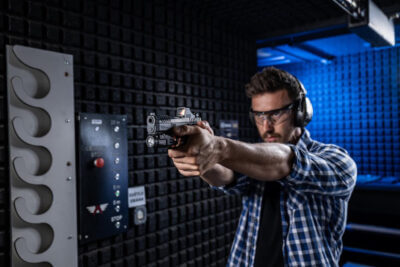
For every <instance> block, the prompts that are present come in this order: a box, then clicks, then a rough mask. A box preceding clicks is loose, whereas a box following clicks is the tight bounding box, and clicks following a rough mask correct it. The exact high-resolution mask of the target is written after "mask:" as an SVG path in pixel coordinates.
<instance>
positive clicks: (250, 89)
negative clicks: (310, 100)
mask: <svg viewBox="0 0 400 267" xmlns="http://www.w3.org/2000/svg"><path fill="white" fill-rule="evenodd" d="M282 89H285V90H287V92H288V95H289V97H290V99H291V100H293V101H294V100H296V99H298V98H299V96H300V94H301V88H300V85H299V82H298V81H297V79H296V78H295V77H294V76H293V75H292V74H290V73H289V72H287V71H284V70H280V69H277V68H275V67H267V68H264V69H263V70H262V71H260V72H257V73H256V74H254V75H253V77H251V79H250V82H249V83H248V84H246V95H247V96H248V97H249V98H252V97H253V96H254V95H258V94H262V93H266V92H271V93H273V92H276V91H279V90H282Z"/></svg>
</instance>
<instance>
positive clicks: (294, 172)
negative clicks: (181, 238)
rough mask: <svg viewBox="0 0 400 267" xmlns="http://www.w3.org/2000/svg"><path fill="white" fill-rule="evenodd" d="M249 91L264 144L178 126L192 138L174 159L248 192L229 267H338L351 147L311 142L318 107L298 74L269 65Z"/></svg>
mask: <svg viewBox="0 0 400 267" xmlns="http://www.w3.org/2000/svg"><path fill="white" fill-rule="evenodd" d="M246 94H247V96H248V97H250V98H251V110H250V116H251V117H250V118H251V120H253V121H254V122H255V124H256V126H257V129H258V132H259V134H260V137H261V138H262V140H263V141H264V142H263V143H257V144H249V143H244V142H240V141H235V140H230V139H227V138H223V137H218V136H214V135H213V132H212V130H211V128H210V127H209V125H208V123H206V122H200V123H199V124H198V126H183V127H179V128H175V129H174V131H175V134H176V136H178V137H180V136H189V140H188V143H187V144H186V145H185V146H183V148H180V149H170V150H169V151H168V155H169V156H170V157H171V158H172V160H173V162H174V164H175V166H176V167H177V168H178V170H179V172H180V173H181V174H182V175H184V176H197V175H199V176H200V177H201V178H202V179H203V180H204V181H206V182H207V183H209V184H210V185H211V186H212V187H213V188H216V189H218V190H223V191H224V192H226V193H227V194H242V196H243V210H242V213H241V216H240V219H239V226H238V228H237V231H236V235H235V239H234V241H233V245H232V249H231V254H230V256H229V260H228V266H337V265H338V261H339V257H340V254H341V250H342V241H341V238H342V235H343V232H344V230H345V225H346V216H347V203H348V200H349V198H350V195H351V192H352V190H353V188H354V185H355V181H356V175H357V169H356V165H355V163H354V161H353V160H352V159H351V158H350V157H349V156H348V154H347V152H346V151H345V150H344V149H342V148H340V147H338V146H335V145H327V144H322V143H320V142H317V141H314V140H312V139H311V138H310V134H309V132H308V131H307V130H306V129H305V128H304V126H305V125H306V124H307V123H308V122H309V121H310V120H311V117H312V108H311V103H310V102H309V100H308V98H306V96H305V94H306V92H305V89H304V87H303V86H302V85H301V83H300V81H298V80H297V79H296V78H295V77H294V76H292V75H291V74H289V73H287V72H285V71H282V70H279V69H276V68H273V67H269V68H266V69H264V70H263V71H262V72H259V73H257V74H255V75H254V76H253V77H252V78H251V81H250V83H249V84H247V85H246ZM238 173H241V174H243V175H245V176H240V175H238Z"/></svg>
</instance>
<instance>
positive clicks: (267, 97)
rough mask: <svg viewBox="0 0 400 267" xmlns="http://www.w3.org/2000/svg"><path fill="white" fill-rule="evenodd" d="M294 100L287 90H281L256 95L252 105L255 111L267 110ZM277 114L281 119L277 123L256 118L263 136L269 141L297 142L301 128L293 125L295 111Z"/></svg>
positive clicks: (265, 140)
mask: <svg viewBox="0 0 400 267" xmlns="http://www.w3.org/2000/svg"><path fill="white" fill-rule="evenodd" d="M292 102H293V101H292V100H291V99H290V98H289V95H288V93H287V91H286V90H279V91H276V92H273V93H271V92H267V93H262V94H258V95H254V96H253V97H252V98H251V107H252V109H253V111H255V112H263V111H264V112H265V111H271V110H277V109H280V108H282V107H285V106H287V105H289V104H291V103H292ZM273 114H274V113H273ZM273 114H271V115H270V118H274V117H273V116H274V115H273ZM277 116H279V117H278V118H279V119H278V120H276V122H275V123H273V122H271V120H268V119H266V120H260V118H255V121H256V126H257V129H258V133H259V134H260V136H261V138H262V139H263V140H264V142H267V143H272V142H275V143H295V142H296V141H297V137H298V136H299V133H301V132H300V129H299V128H296V127H294V126H293V111H292V110H286V111H284V112H283V113H278V114H277ZM272 120H273V119H272Z"/></svg>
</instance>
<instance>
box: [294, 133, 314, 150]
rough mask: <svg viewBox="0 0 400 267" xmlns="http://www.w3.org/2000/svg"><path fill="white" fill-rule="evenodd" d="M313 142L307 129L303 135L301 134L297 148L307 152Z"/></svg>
mask: <svg viewBox="0 0 400 267" xmlns="http://www.w3.org/2000/svg"><path fill="white" fill-rule="evenodd" d="M311 142H312V139H311V137H310V132H309V131H308V130H307V129H304V131H303V133H302V134H301V137H300V140H299V141H298V142H297V144H296V146H298V147H299V148H301V149H304V150H306V149H307V146H308V145H309V144H310V143H311Z"/></svg>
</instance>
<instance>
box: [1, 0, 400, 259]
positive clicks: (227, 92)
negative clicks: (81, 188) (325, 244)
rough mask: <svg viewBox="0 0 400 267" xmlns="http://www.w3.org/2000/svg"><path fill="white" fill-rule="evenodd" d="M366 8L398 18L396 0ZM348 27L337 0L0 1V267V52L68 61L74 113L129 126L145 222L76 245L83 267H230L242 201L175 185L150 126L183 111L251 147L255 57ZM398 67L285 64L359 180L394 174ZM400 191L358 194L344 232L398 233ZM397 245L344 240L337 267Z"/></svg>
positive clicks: (385, 58) (398, 142) (368, 237)
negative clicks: (351, 227)
mask: <svg viewBox="0 0 400 267" xmlns="http://www.w3.org/2000/svg"><path fill="white" fill-rule="evenodd" d="M375 3H377V4H378V6H379V7H381V8H382V9H383V10H384V11H385V12H386V14H391V13H393V12H394V11H400V6H399V5H400V4H399V3H398V1H395V0H376V1H375ZM346 21H347V15H346V13H345V12H344V11H343V10H341V9H340V8H339V7H338V6H337V5H336V4H334V3H333V1H320V0H308V1H295V0H287V1H281V0H271V1H265V0H254V1H246V0H234V1H226V0H220V1H213V0H193V1H189V0H179V1H161V0H135V1H128V0H112V1H106V0H97V1H88V0H85V1H78V0H72V1H62V0H48V1H33V0H32V1H29V0H8V1H7V0H5V1H1V2H0V47H2V49H0V86H1V87H0V266H8V265H9V257H10V255H9V253H10V252H9V247H10V237H9V234H10V233H9V222H8V221H9V211H8V210H9V204H10V203H9V199H8V198H9V195H8V186H9V182H8V164H9V163H8V151H7V148H8V144H7V140H6V137H7V125H6V121H7V116H6V110H7V106H6V103H7V101H6V99H5V96H6V95H7V94H6V69H5V45H6V44H11V45H15V44H20V45H26V46H31V47H36V48H42V49H47V50H52V51H57V52H63V53H68V54H72V55H73V56H74V78H75V112H90V113H105V114H107V113H109V114H127V116H128V136H129V147H128V154H129V186H139V185H145V187H146V197H147V204H146V207H147V211H148V218H147V223H146V224H145V225H142V226H133V214H132V210H131V211H130V212H131V213H130V225H131V227H130V228H129V230H128V231H127V232H126V233H124V234H122V235H119V236H116V237H113V238H110V239H106V240H102V241H98V242H92V243H89V244H86V245H82V246H80V247H79V263H80V266H178V265H184V266H225V263H226V260H227V256H228V254H229V250H230V246H231V243H232V240H233V236H234V232H235V229H236V226H237V219H238V216H239V214H240V211H241V199H240V198H239V197H234V196H225V195H222V194H221V193H218V192H216V191H213V190H211V189H210V188H209V186H208V185H207V184H205V183H204V182H202V180H201V179H200V178H198V177H193V178H183V177H182V176H180V175H179V173H178V172H177V170H176V169H175V168H174V167H173V165H172V163H171V161H170V160H169V159H168V156H167V154H166V150H162V149H158V150H153V149H147V147H146V146H145V144H144V139H145V138H146V130H145V121H146V116H147V114H148V113H149V112H157V113H161V114H169V115H173V114H174V113H175V109H176V107H178V106H186V107H190V108H191V109H192V110H193V111H195V112H198V113H200V115H201V117H202V118H203V119H204V120H208V121H209V122H210V124H211V125H212V126H213V128H214V130H215V131H216V133H217V134H218V132H219V131H218V130H219V129H218V127H219V122H220V120H221V119H226V120H231V119H235V120H238V121H239V129H240V131H239V136H240V140H243V141H253V140H255V139H254V137H255V136H256V133H255V130H254V129H253V127H252V126H251V125H250V123H249V121H248V113H247V111H248V107H249V102H248V99H247V98H246V96H245V94H244V85H245V83H247V82H248V81H249V78H250V77H251V76H252V75H253V74H254V73H255V72H256V71H257V61H256V49H257V48H259V47H263V46H268V45H278V44H284V43H290V42H294V41H302V40H306V39H307V38H310V39H311V38H312V37H313V38H314V37H318V36H325V37H326V36H334V35H337V34H343V33H348V29H347V28H346V27H345V26H346ZM320 28H325V29H327V28H329V29H330V30H328V31H314V30H315V29H320ZM299 32H311V33H310V34H309V35H308V36H298V35H295V34H296V33H299ZM280 36H289V37H287V38H286V37H280ZM290 36H292V37H290ZM293 36H295V37H293ZM399 64H400V49H399V47H394V48H387V49H382V50H376V51H374V52H362V53H357V54H353V55H346V56H341V57H337V58H335V59H334V60H332V63H331V64H329V65H323V64H321V63H318V62H317V63H315V62H305V63H298V64H291V65H285V66H281V67H282V68H284V69H287V70H289V71H290V72H293V73H294V74H295V75H296V76H297V77H298V78H299V79H300V80H302V82H303V83H304V85H305V86H306V88H307V89H308V93H309V97H310V99H311V101H312V102H313V105H314V109H315V116H314V119H313V121H312V122H311V124H310V125H309V126H308V129H309V130H310V131H311V137H312V138H313V139H316V140H318V141H322V142H326V143H334V144H338V145H340V146H343V147H344V148H346V149H347V150H348V151H349V153H350V155H351V156H352V157H353V158H354V159H355V161H356V162H357V165H358V170H359V174H362V175H365V174H372V175H380V176H396V177H399V176H400V167H399V166H400V154H399V153H400V152H399V151H400V133H399V116H400V113H399V107H398V105H399V102H400V101H399V100H400V99H399V97H400V96H399V94H400V90H399V88H400V74H399V73H400V72H399V66H400V65H399ZM399 192H400V189H398V187H396V186H393V185H390V184H389V185H384V186H373V187H362V186H357V188H356V190H355V193H354V194H353V197H352V199H351V201H350V207H349V217H348V221H349V223H358V224H365V225H375V226H384V227H390V228H391V229H399V228H400V226H399V225H400V209H399V208H398V207H400V195H399ZM399 243H400V235H398V236H396V235H393V234H386V235H385V234H383V235H379V234H376V233H365V232H362V231H361V232H357V231H348V232H346V234H345V236H344V244H345V251H344V254H343V258H342V262H343V263H344V262H346V261H355V262H361V263H365V264H371V265H377V266H379V265H386V266H388V265H393V263H394V262H395V261H391V258H390V257H389V259H388V258H387V257H386V258H385V257H383V258H382V257H375V256H371V253H370V252H368V251H371V250H373V251H381V252H382V251H383V252H390V253H397V254H396V255H399V254H400V248H399V245H398V244H399ZM354 248H363V249H366V250H368V251H367V253H366V252H365V251H364V252H360V251H357V250H354ZM396 263H398V261H397V262H396Z"/></svg>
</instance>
